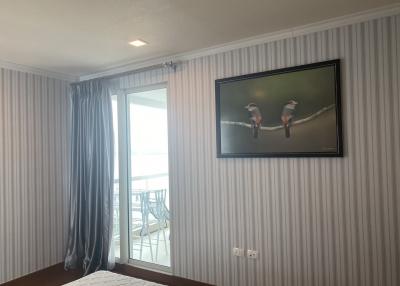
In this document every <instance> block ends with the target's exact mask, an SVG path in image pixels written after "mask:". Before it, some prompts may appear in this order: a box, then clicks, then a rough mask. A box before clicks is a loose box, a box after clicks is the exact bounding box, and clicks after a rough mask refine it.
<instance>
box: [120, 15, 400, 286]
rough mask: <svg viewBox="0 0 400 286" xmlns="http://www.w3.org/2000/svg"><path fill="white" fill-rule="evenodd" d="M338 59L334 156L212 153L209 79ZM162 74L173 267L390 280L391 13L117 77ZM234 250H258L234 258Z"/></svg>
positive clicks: (397, 70) (394, 51) (192, 272)
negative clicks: (251, 256)
mask: <svg viewBox="0 0 400 286" xmlns="http://www.w3.org/2000/svg"><path fill="white" fill-rule="evenodd" d="M336 58H340V59H341V60H342V72H343V73H342V101H343V108H342V109H343V117H344V146H345V157H344V158H333V159H330V158H303V159H283V158H281V159H278V158H276V159H217V158H216V135H215V133H216V132H215V94H214V80H215V79H217V78H224V77H229V76H234V75H241V74H246V73H252V72H257V71H264V70H271V69H276V68H282V67H287V66H294V65H300V64H306V63H312V62H317V61H324V60H329V59H336ZM164 81H167V82H168V86H169V102H168V108H169V128H170V130H169V136H170V138H169V140H170V176H171V209H172V236H171V239H172V271H173V273H174V274H175V275H178V276H183V277H187V278H191V279H195V280H200V281H204V282H209V283H212V284H216V285H224V286H253V285H257V286H272V285H273V286H280V285H297V286H308V285H321V286H322V285H323V286H330V285H331V286H333V285H335V286H336V285H349V286H350V285H351V286H361V285H363V286H364V285H365V286H379V285H381V286H395V285H400V237H399V236H400V233H399V232H400V114H399V110H400V87H399V85H400V15H398V16H391V17H386V18H382V19H379V20H371V21H368V22H364V23H360V24H354V25H350V26H344V27H340V28H334V29H330V30H327V31H323V32H316V33H312V34H308V35H303V36H298V37H294V38H289V39H284V40H279V41H275V42H269V43H265V44H262V45H257V46H252V47H248V48H242V49H238V50H234V51H230V52H224V53H220V54H217V55H213V56H206V57H202V58H198V59H194V60H190V61H187V62H184V63H182V64H181V65H180V66H178V69H177V71H176V72H175V73H174V72H171V71H167V70H157V71H147V72H142V73H138V74H133V75H127V76H124V77H122V78H120V87H121V88H132V87H139V86H144V85H150V84H155V83H159V82H164ZM234 246H238V247H243V248H245V249H248V248H250V249H256V250H258V251H259V252H260V257H259V259H258V260H255V261H254V260H248V259H246V258H238V257H233V256H232V254H231V252H232V247H234Z"/></svg>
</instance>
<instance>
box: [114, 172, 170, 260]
mask: <svg viewBox="0 0 400 286" xmlns="http://www.w3.org/2000/svg"><path fill="white" fill-rule="evenodd" d="M168 186H169V184H168V173H159V174H153V175H148V176H136V177H132V178H131V181H130V187H129V189H130V191H129V200H130V201H129V214H130V215H129V257H130V258H131V259H135V260H140V261H144V262H149V263H155V264H159V265H163V266H170V240H169V237H170V229H169V189H168ZM119 198H120V197H119V180H115V181H114V232H113V236H114V245H115V253H116V256H119V253H120V223H119V222H120V211H119V210H120V209H119V206H120V200H119Z"/></svg>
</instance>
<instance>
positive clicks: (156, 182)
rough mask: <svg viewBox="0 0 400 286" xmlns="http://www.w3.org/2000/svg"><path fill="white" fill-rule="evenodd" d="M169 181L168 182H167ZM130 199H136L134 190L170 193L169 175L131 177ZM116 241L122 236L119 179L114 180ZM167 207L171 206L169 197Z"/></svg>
mask: <svg viewBox="0 0 400 286" xmlns="http://www.w3.org/2000/svg"><path fill="white" fill-rule="evenodd" d="M165 179H167V180H165ZM129 189H130V192H129V193H130V197H131V202H132V201H133V199H134V196H135V194H133V192H132V191H134V190H144V191H148V190H153V189H166V190H167V192H168V173H158V174H152V175H146V176H135V177H131V180H130V186H129ZM113 205H114V239H115V240H116V241H119V236H120V225H119V219H120V216H119V215H120V212H119V179H115V180H114V204H113ZM166 205H167V206H168V205H169V202H168V195H167V201H166Z"/></svg>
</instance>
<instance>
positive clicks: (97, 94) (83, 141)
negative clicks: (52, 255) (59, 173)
mask: <svg viewBox="0 0 400 286" xmlns="http://www.w3.org/2000/svg"><path fill="white" fill-rule="evenodd" d="M71 96H72V134H71V135H72V150H71V151H72V152H71V155H72V158H71V178H70V224H69V238H68V245H67V253H66V257H65V268H66V269H74V268H77V267H83V270H84V273H85V275H87V274H89V273H92V272H95V271H97V270H100V269H109V268H110V267H112V266H111V265H110V264H109V260H108V259H109V253H110V245H111V240H112V215H113V180H114V166H113V164H114V156H113V154H114V144H113V142H114V140H113V129H112V128H113V127H112V126H113V125H112V106H111V95H110V91H109V89H108V88H107V87H105V86H104V85H103V83H102V82H101V81H100V80H93V81H87V82H82V83H78V84H73V85H72V95H71Z"/></svg>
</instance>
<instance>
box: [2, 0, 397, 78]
mask: <svg viewBox="0 0 400 286" xmlns="http://www.w3.org/2000/svg"><path fill="white" fill-rule="evenodd" d="M398 2H400V0H264V1H263V0H34V1H33V0H0V60H2V61H6V62H12V63H16V64H21V65H26V66H31V67H36V68H40V69H44V70H49V71H54V72H59V73H64V74H69V75H74V76H81V75H86V74H91V73H96V72H101V71H103V70H106V69H108V68H110V67H115V66H118V65H122V64H124V63H127V62H132V61H141V60H146V59H151V58H156V57H161V56H168V55H173V54H178V53H182V52H187V51H191V50H197V49H201V48H205V47H210V46H214V45H219V44H222V43H227V42H231V41H235V40H239V39H242V38H247V37H251V36H255V35H259V34H264V33H269V32H273V31H278V30H282V29H287V28H291V27H295V26H300V25H305V24H308V23H312V22H317V21H321V20H324V19H329V18H333V17H337V16H342V15H346V14H350V13H354V12H358V11H363V10H368V9H372V8H376V7H379V6H384V5H388V4H392V3H398ZM137 38H140V39H143V40H145V41H147V42H149V45H148V46H145V47H141V48H134V47H132V46H130V45H128V42H129V41H132V40H134V39H137Z"/></svg>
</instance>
